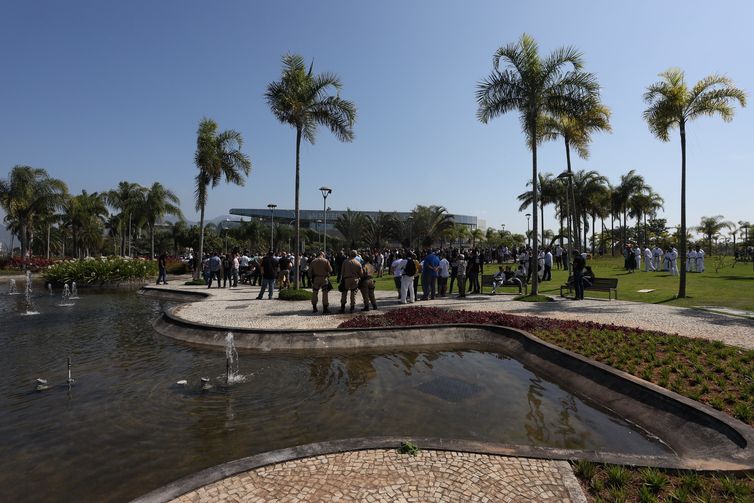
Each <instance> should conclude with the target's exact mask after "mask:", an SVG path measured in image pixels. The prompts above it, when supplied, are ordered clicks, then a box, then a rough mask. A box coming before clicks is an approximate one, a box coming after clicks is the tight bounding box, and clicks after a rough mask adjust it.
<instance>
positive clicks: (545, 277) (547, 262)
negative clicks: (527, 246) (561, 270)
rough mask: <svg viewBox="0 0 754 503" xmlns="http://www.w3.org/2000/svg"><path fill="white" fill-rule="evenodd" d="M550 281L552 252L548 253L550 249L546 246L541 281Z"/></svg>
mask: <svg viewBox="0 0 754 503" xmlns="http://www.w3.org/2000/svg"><path fill="white" fill-rule="evenodd" d="M551 280H552V252H551V251H550V247H549V246H548V247H547V248H546V249H545V256H544V272H543V273H542V281H551Z"/></svg>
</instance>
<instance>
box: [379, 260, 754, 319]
mask: <svg viewBox="0 0 754 503" xmlns="http://www.w3.org/2000/svg"><path fill="white" fill-rule="evenodd" d="M715 261H716V259H715V257H709V256H708V257H707V259H706V260H705V268H706V271H705V272H704V273H689V274H687V284H686V293H687V295H688V297H687V298H685V299H676V298H675V295H676V294H677V293H678V277H677V276H675V277H673V276H670V274H668V273H666V272H649V273H645V272H635V273H633V274H629V273H628V272H626V271H625V270H624V269H623V258H622V257H621V258H618V257H615V258H613V257H602V258H596V259H592V260H589V261H587V264H588V265H590V266H591V267H592V270H593V271H594V273H595V275H596V276H597V277H600V278H618V298H619V299H622V300H633V301H637V302H649V303H652V304H668V305H671V306H683V307H691V306H720V307H729V308H733V309H744V310H747V311H754V270H753V269H752V264H750V263H749V264H741V263H739V264H737V265H736V266H735V267H733V259H732V258H730V257H726V260H725V261H724V265H723V267H722V268H720V270H719V272H715ZM643 267H644V264H643V263H642V269H643ZM495 271H497V265H496V264H487V265H485V266H484V273H485V274H493V273H494V272H495ZM566 277H567V274H566V273H565V272H564V271H559V270H553V272H552V281H546V282H544V283H543V284H542V285H540V290H539V291H540V293H544V294H549V295H559V294H560V285H562V284H563V283H564V282H565V280H566ZM419 288H420V289H421V286H420V287H419ZM377 289H379V290H394V285H393V280H392V278H390V277H387V276H384V277H382V278H380V279H378V280H377ZM642 289H654V291H653V292H650V293H639V292H638V290H642ZM586 295H587V297H590V296H591V297H604V298H607V293H602V292H590V291H588V290H587V292H586Z"/></svg>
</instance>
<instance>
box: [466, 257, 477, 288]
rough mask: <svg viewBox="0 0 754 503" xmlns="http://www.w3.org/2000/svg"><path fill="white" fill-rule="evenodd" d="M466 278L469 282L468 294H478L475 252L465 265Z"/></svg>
mask: <svg viewBox="0 0 754 503" xmlns="http://www.w3.org/2000/svg"><path fill="white" fill-rule="evenodd" d="M466 277H467V278H468V280H469V293H479V290H478V288H477V285H478V283H479V256H478V252H477V251H476V250H474V251H472V252H471V257H469V260H468V262H467V265H466Z"/></svg>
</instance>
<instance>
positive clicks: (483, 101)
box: [476, 34, 599, 295]
mask: <svg viewBox="0 0 754 503" xmlns="http://www.w3.org/2000/svg"><path fill="white" fill-rule="evenodd" d="M492 63H493V71H492V73H491V74H490V75H489V76H488V77H487V78H486V79H484V80H483V81H482V82H481V83H480V84H479V85H478V87H477V93H476V98H477V104H478V110H477V117H478V118H479V120H480V121H482V122H483V123H485V124H486V123H487V122H488V121H490V120H491V119H493V118H495V117H497V116H500V115H503V114H505V113H507V112H511V111H513V110H517V111H518V112H519V118H520V121H521V126H522V129H523V132H524V136H525V138H526V142H527V145H528V146H529V148H530V149H531V152H532V176H531V180H532V193H533V200H532V206H533V207H534V208H536V207H537V204H538V202H537V196H538V189H537V182H538V181H539V176H538V173H537V145H538V143H539V142H541V141H542V134H541V133H542V131H541V130H542V121H543V118H544V116H545V115H546V114H550V115H560V114H565V115H575V114H577V113H578V112H579V111H580V110H581V109H582V108H583V106H584V103H585V102H586V101H587V100H588V99H589V97H592V99H598V93H599V87H598V85H597V83H596V80H595V78H594V77H593V76H592V75H591V74H589V73H586V72H583V71H581V69H582V66H583V63H582V58H581V53H579V52H578V51H577V50H576V49H574V48H571V47H565V48H561V49H558V50H556V51H554V52H553V53H551V54H550V55H549V56H547V57H545V58H541V57H540V55H539V48H538V46H537V43H536V42H535V41H534V39H533V38H532V37H530V36H529V35H526V34H524V35H523V36H522V37H521V39H520V40H519V41H518V42H517V43H515V44H508V45H507V46H504V47H500V48H499V49H498V50H497V52H496V53H495V55H494V56H493V60H492ZM501 63H502V65H503V67H502V68H501ZM532 215H533V222H532V224H533V231H534V232H533V235H534V239H533V253H534V255H535V256H536V254H537V253H538V243H537V232H538V229H539V218H538V216H537V212H536V211H533V212H532ZM538 281H539V280H538V278H537V275H536V274H535V275H534V276H533V282H532V290H531V292H532V295H536V294H537V293H538V291H539V286H538Z"/></svg>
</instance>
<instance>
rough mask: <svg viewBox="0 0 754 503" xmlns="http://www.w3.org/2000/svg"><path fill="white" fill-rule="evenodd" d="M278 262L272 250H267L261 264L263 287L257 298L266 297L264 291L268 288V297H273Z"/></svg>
mask: <svg viewBox="0 0 754 503" xmlns="http://www.w3.org/2000/svg"><path fill="white" fill-rule="evenodd" d="M277 267H278V262H277V260H275V257H274V256H273V254H272V250H270V251H268V252H267V255H266V256H265V257H264V258H263V259H262V261H261V263H260V264H259V269H260V274H261V276H262V288H261V289H260V290H259V295H258V296H257V299H260V300H261V299H262V297H264V292H265V290H267V291H268V292H269V293H268V297H267V298H268V299H272V293H273V291H274V290H275V279H276V278H277Z"/></svg>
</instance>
